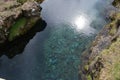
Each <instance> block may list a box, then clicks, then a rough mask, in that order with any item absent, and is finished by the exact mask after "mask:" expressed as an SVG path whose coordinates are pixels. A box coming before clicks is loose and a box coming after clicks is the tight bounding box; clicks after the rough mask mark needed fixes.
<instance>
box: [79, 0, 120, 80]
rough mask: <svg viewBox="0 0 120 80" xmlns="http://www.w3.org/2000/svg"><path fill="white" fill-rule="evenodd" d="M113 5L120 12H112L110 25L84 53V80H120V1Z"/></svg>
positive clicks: (82, 68) (117, 0) (82, 72)
mask: <svg viewBox="0 0 120 80" xmlns="http://www.w3.org/2000/svg"><path fill="white" fill-rule="evenodd" d="M112 4H113V5H114V6H115V7H116V8H118V11H113V12H111V14H110V17H109V19H110V23H109V24H108V25H106V26H105V27H104V28H103V29H102V31H101V32H100V33H99V34H98V35H97V37H96V39H95V41H94V42H93V44H92V46H91V47H90V49H89V50H87V51H85V52H84V53H83V56H82V57H84V58H82V59H83V61H84V62H83V64H82V65H81V66H82V67H80V69H81V70H82V71H80V75H81V76H80V78H81V79H82V80H120V58H119V56H120V12H119V10H120V1H119V0H114V1H113V3H112ZM86 55H87V56H86Z"/></svg>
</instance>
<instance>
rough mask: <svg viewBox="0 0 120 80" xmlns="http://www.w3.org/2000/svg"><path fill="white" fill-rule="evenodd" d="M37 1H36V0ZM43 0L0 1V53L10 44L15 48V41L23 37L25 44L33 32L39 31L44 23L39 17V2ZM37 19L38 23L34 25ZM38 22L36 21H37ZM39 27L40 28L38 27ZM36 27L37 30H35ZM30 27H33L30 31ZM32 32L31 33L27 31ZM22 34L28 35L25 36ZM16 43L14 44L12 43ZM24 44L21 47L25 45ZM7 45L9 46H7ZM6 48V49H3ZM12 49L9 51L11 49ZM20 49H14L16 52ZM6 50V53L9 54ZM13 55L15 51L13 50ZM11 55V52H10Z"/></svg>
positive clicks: (7, 49)
mask: <svg viewBox="0 0 120 80" xmlns="http://www.w3.org/2000/svg"><path fill="white" fill-rule="evenodd" d="M37 1H38V2H37ZM42 1H43V0H7V1H3V0H1V1H0V55H2V54H3V53H5V52H6V51H8V53H12V52H9V51H10V50H9V49H10V46H11V47H14V48H16V47H15V46H16V45H19V44H16V43H15V42H18V41H22V39H24V42H25V44H27V42H28V41H29V40H28V39H31V38H32V37H33V36H34V35H32V33H33V34H35V32H38V31H41V30H42V29H43V28H44V27H45V25H46V23H45V22H44V20H42V18H41V14H40V13H41V10H42V8H41V7H40V6H39V4H40V3H41V2H42ZM38 21H39V25H41V26H38V25H37V27H35V26H34V25H35V24H36V23H37V22H38ZM37 24H38V23H37ZM38 27H40V28H38ZM36 28H38V30H36ZM31 29H33V30H34V29H35V30H34V31H31ZM28 32H32V33H28ZM24 36H26V37H28V38H26V41H25V38H24ZM13 43H14V44H16V45H13ZM25 44H23V45H22V47H25ZM7 46H9V48H8V47H7ZM5 49H6V50H5ZM13 50H14V49H12V50H11V51H13ZM21 50H23V48H22V49H20V50H18V51H16V54H18V53H19V52H20V51H21ZM8 53H7V52H6V55H10V54H8ZM13 53H14V55H15V52H14V51H13ZM11 55H12V54H11Z"/></svg>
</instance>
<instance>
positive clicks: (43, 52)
mask: <svg viewBox="0 0 120 80" xmlns="http://www.w3.org/2000/svg"><path fill="white" fill-rule="evenodd" d="M101 5H102V6H101ZM41 6H42V8H43V10H42V17H43V19H44V20H45V21H46V22H47V27H46V29H45V30H44V31H43V32H39V33H37V34H36V36H35V37H34V38H33V39H32V40H31V41H30V42H29V43H28V45H27V46H26V48H25V50H24V52H23V53H22V54H20V55H17V56H16V57H14V58H13V59H8V58H7V57H5V56H3V57H2V58H1V59H0V60H1V64H0V77H2V78H5V79H6V80H78V67H79V64H80V55H81V54H82V52H83V51H85V49H87V48H88V47H89V46H90V44H91V42H92V40H93V39H94V37H95V35H96V34H97V33H98V32H99V31H100V30H101V29H102V27H103V26H104V25H105V24H106V20H105V13H104V11H106V10H107V7H110V6H109V2H108V1H107V0H106V1H105V0H101V1H100V0H91V1H90V0H69V1H67V0H45V1H44V2H43V4H41Z"/></svg>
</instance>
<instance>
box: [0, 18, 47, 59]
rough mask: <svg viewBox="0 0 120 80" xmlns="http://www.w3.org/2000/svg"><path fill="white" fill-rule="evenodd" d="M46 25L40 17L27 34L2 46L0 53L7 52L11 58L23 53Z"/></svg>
mask: <svg viewBox="0 0 120 80" xmlns="http://www.w3.org/2000/svg"><path fill="white" fill-rule="evenodd" d="M46 25H47V24H46V22H45V21H44V20H42V19H39V20H38V21H37V22H36V24H35V25H34V27H32V29H30V30H29V31H28V32H27V33H26V34H25V35H23V36H20V37H18V38H17V39H15V40H14V41H12V42H6V43H5V44H3V45H2V46H0V53H3V54H5V55H6V56H8V57H9V58H13V57H14V56H15V55H17V54H20V53H22V52H23V51H24V48H25V46H26V45H27V43H28V42H29V41H30V40H31V39H32V38H33V37H34V36H35V34H36V33H37V32H40V31H43V30H44V29H45V27H46Z"/></svg>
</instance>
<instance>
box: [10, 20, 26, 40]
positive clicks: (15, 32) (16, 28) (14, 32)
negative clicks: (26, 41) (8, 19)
mask: <svg viewBox="0 0 120 80" xmlns="http://www.w3.org/2000/svg"><path fill="white" fill-rule="evenodd" d="M26 23H27V19H26V18H20V19H18V20H17V21H16V22H15V24H13V25H12V27H11V28H10V33H9V38H8V40H9V41H12V40H13V39H14V38H15V37H17V36H19V35H21V30H22V28H23V27H24V26H25V25H26Z"/></svg>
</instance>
